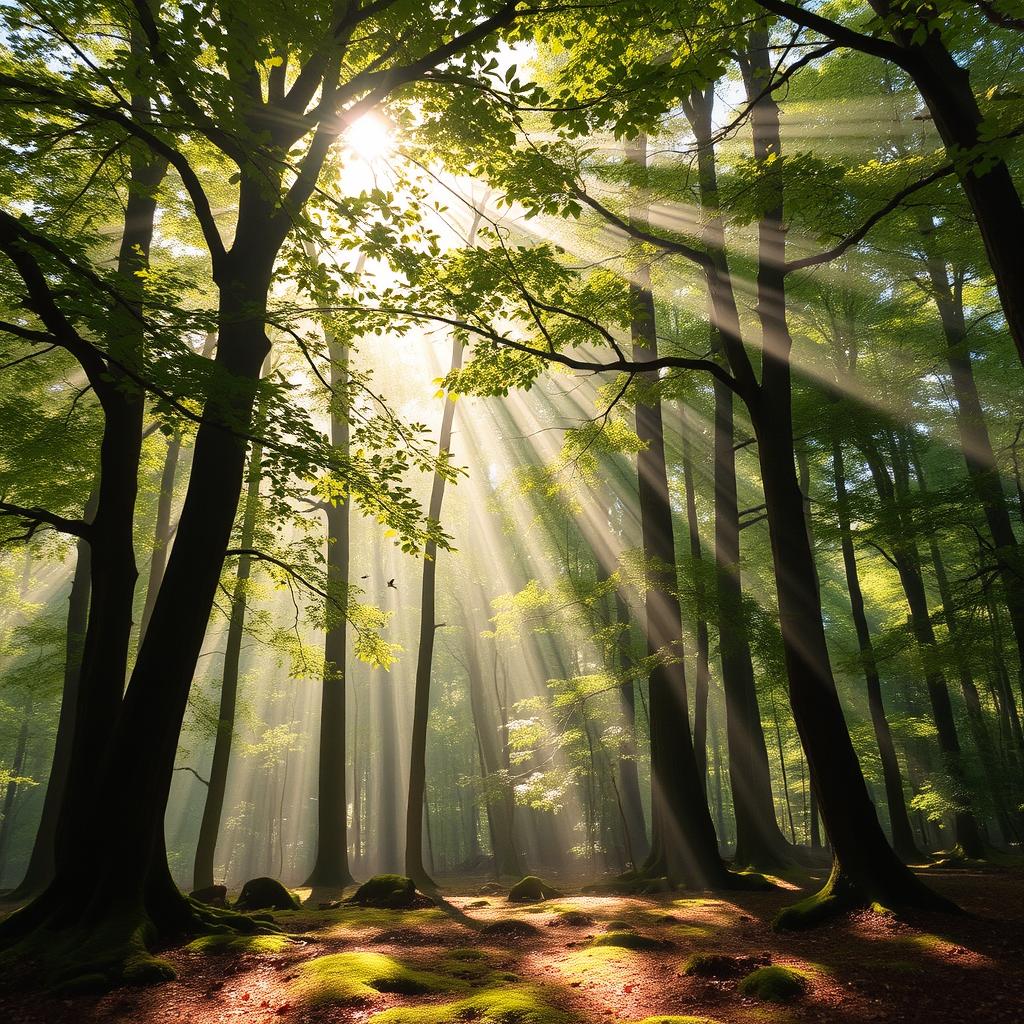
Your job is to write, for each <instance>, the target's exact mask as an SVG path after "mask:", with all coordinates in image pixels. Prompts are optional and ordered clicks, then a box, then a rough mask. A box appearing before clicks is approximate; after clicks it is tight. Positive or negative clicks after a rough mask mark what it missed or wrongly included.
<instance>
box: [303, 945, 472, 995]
mask: <svg viewBox="0 0 1024 1024" xmlns="http://www.w3.org/2000/svg"><path fill="white" fill-rule="evenodd" d="M462 987H464V985H463V983H462V982H460V981H458V980H456V979H453V978H450V977H444V976H443V975H441V974H436V973H434V972H431V971H420V970H414V969H412V968H410V967H407V966H406V965H405V964H402V963H400V962H399V961H397V960H393V959H392V958H391V957H389V956H384V955H383V954H382V953H366V952H358V953H357V952H352V953H332V954H330V955H329V956H320V957H317V958H316V959H314V960H307V961H306V962H305V963H304V964H302V965H301V966H300V967H299V968H298V971H297V972H296V977H295V979H294V980H293V981H292V983H291V985H290V991H291V993H292V995H293V996H294V997H295V999H297V1000H298V1001H300V1002H303V1003H307V1004H311V1005H321V1004H324V1003H342V1004H346V1003H348V1004H352V1003H363V1002H366V1001H368V1000H370V999H372V998H373V997H374V996H375V995H376V994H377V993H379V992H398V993H401V994H402V995H423V994H425V993H428V992H450V991H457V990H458V989H459V988H462Z"/></svg>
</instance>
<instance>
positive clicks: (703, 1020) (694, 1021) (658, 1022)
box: [631, 1017, 718, 1024]
mask: <svg viewBox="0 0 1024 1024" xmlns="http://www.w3.org/2000/svg"><path fill="white" fill-rule="evenodd" d="M631 1024H718V1022H717V1021H714V1020H712V1019H711V1018H710V1017H644V1019H643V1020H637V1021H632V1022H631Z"/></svg>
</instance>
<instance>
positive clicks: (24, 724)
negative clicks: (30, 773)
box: [0, 693, 35, 878]
mask: <svg viewBox="0 0 1024 1024" xmlns="http://www.w3.org/2000/svg"><path fill="white" fill-rule="evenodd" d="M34 706H35V702H34V700H33V699H32V695H31V693H30V694H29V697H28V699H27V700H26V701H25V706H24V707H23V708H22V712H21V727H20V728H19V729H18V738H17V740H16V741H15V744H14V757H13V758H12V759H11V778H10V779H9V780H8V783H7V785H6V787H4V802H3V807H2V808H0V878H2V877H3V874H4V870H5V869H6V867H7V856H8V851H9V849H10V844H11V819H12V815H13V813H14V806H15V801H16V800H17V797H18V792H19V790H20V789H21V783H20V782H19V781H18V780H19V779H20V778H21V773H22V772H23V771H24V770H25V752H26V750H27V749H28V737H29V727H30V726H31V723H32V710H33V708H34Z"/></svg>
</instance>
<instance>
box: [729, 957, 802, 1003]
mask: <svg viewBox="0 0 1024 1024" xmlns="http://www.w3.org/2000/svg"><path fill="white" fill-rule="evenodd" d="M806 991H807V977H806V975H804V974H801V973H800V971H794V970H793V969H792V968H791V967H778V966H773V967H759V968H758V969H757V970H756V971H752V972H751V973H750V974H748V975H747V976H746V977H745V978H744V979H743V980H742V981H741V982H740V983H739V993H740V995H742V996H748V997H749V998H752V999H760V1000H762V1001H763V1002H766V1003H791V1002H793V1001H794V1000H795V999H799V998H800V997H801V996H802V995H803V994H804V993H805V992H806Z"/></svg>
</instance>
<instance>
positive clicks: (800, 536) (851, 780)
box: [744, 29, 950, 927]
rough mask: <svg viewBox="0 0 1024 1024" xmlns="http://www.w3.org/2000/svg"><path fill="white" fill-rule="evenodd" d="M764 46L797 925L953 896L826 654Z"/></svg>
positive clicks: (755, 123)
mask: <svg viewBox="0 0 1024 1024" xmlns="http://www.w3.org/2000/svg"><path fill="white" fill-rule="evenodd" d="M768 45H769V44H768V36H767V32H766V31H765V30H763V29H755V30H754V31H752V32H751V47H750V53H749V57H748V62H747V63H746V66H745V68H744V71H745V75H744V77H745V80H746V87H747V95H748V98H749V99H750V100H751V101H752V103H753V110H752V119H753V120H752V127H753V134H754V158H755V159H756V160H757V161H758V162H759V163H760V164H761V165H762V167H763V168H764V170H763V173H764V174H765V175H766V177H767V179H768V181H767V182H766V185H767V186H768V188H769V189H771V190H772V191H773V192H774V200H775V201H774V205H773V207H771V208H770V209H769V210H768V212H767V214H766V216H765V217H763V218H762V220H761V222H760V224H759V227H758V275H757V314H758V318H759V320H760V323H761V331H762V353H763V361H762V377H761V384H760V387H759V388H758V391H757V394H756V395H755V394H751V395H750V396H749V402H748V407H749V409H750V413H751V420H752V423H753V427H754V432H755V435H756V437H757V442H758V456H759V460H760V466H761V479H762V483H763V486H764V497H765V505H766V511H767V515H768V526H769V534H770V537H771V548H772V562H773V566H774V569H775V579H776V588H777V594H778V605H779V625H780V628H781V632H782V642H783V651H784V656H785V662H786V670H787V675H788V677H789V691H790V704H791V707H792V710H793V718H794V720H795V722H796V727H797V730H798V732H799V733H800V739H801V742H802V743H803V747H804V752H805V753H806V755H807V764H808V769H809V771H810V775H811V780H812V785H813V786H814V789H815V792H816V794H817V797H818V801H819V804H820V808H821V815H822V818H823V819H824V822H825V827H826V829H827V831H828V836H829V839H830V841H831V843H832V850H833V864H832V873H831V876H830V877H829V880H828V882H827V883H826V884H825V886H824V888H823V889H822V890H821V891H820V892H819V893H817V894H816V895H814V896H812V897H810V898H809V899H808V900H805V901H803V902H802V903H800V904H797V905H796V906H794V907H791V908H789V909H787V910H786V911H784V912H783V913H782V914H781V915H780V916H779V918H778V919H777V924H778V925H779V926H781V927H798V926H801V925H805V924H809V923H813V922H815V921H818V920H821V919H822V918H824V917H827V916H828V915H830V914H832V913H835V912H837V911H839V910H842V909H845V908H848V907H850V906H864V905H869V904H871V903H873V902H879V903H881V904H883V905H886V906H893V905H899V904H910V905H915V906H926V907H933V908H935V907H944V908H948V907H949V906H950V905H949V904H948V902H947V901H946V900H944V899H942V898H941V897H939V896H938V895H936V894H935V893H933V892H932V891H931V890H930V889H928V888H927V887H926V886H925V885H924V884H923V883H922V882H921V881H920V880H919V879H918V878H916V877H915V876H914V875H913V874H912V873H911V872H910V871H909V869H908V868H907V867H906V865H905V864H903V862H902V861H901V860H900V859H899V858H898V857H897V856H896V854H895V853H894V852H893V850H892V848H891V847H890V846H889V844H888V842H887V841H886V838H885V835H884V833H883V832H882V828H881V826H880V825H879V822H878V817H877V815H876V813H875V808H874V805H873V804H872V803H871V799H870V797H869V795H868V791H867V787H866V786H865V784H864V776H863V774H862V773H861V770H860V764H859V763H858V761H857V754H856V752H855V750H854V748H853V743H852V741H851V739H850V734H849V731H848V730H847V728H846V721H845V719H844V717H843V709H842V705H841V703H840V701H839V695H838V693H837V692H836V684H835V678H834V676H833V675H832V666H831V663H830V661H829V654H828V645H827V643H826V640H825V630H824V624H823V621H822V608H821V596H820V593H819V588H818V579H817V570H816V567H815V565H814V556H813V554H812V552H811V547H810V541H809V538H808V534H807V524H806V522H805V519H804V503H803V494H802V493H801V490H800V485H799V481H798V479H797V474H796V467H795V465H794V443H793V422H792V376H791V374H792V371H791V367H790V352H791V349H792V338H791V337H790V334H789V327H788V324H787V320H786V281H785V244H786V243H785V237H786V236H785V229H784V224H783V219H782V217H783V181H782V162H783V161H782V147H781V143H780V139H779V113H778V107H777V106H776V104H775V102H774V101H773V100H772V99H771V98H770V95H764V96H762V92H763V83H765V82H766V81H767V80H768V79H769V77H770V75H771V58H770V55H769V50H768Z"/></svg>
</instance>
